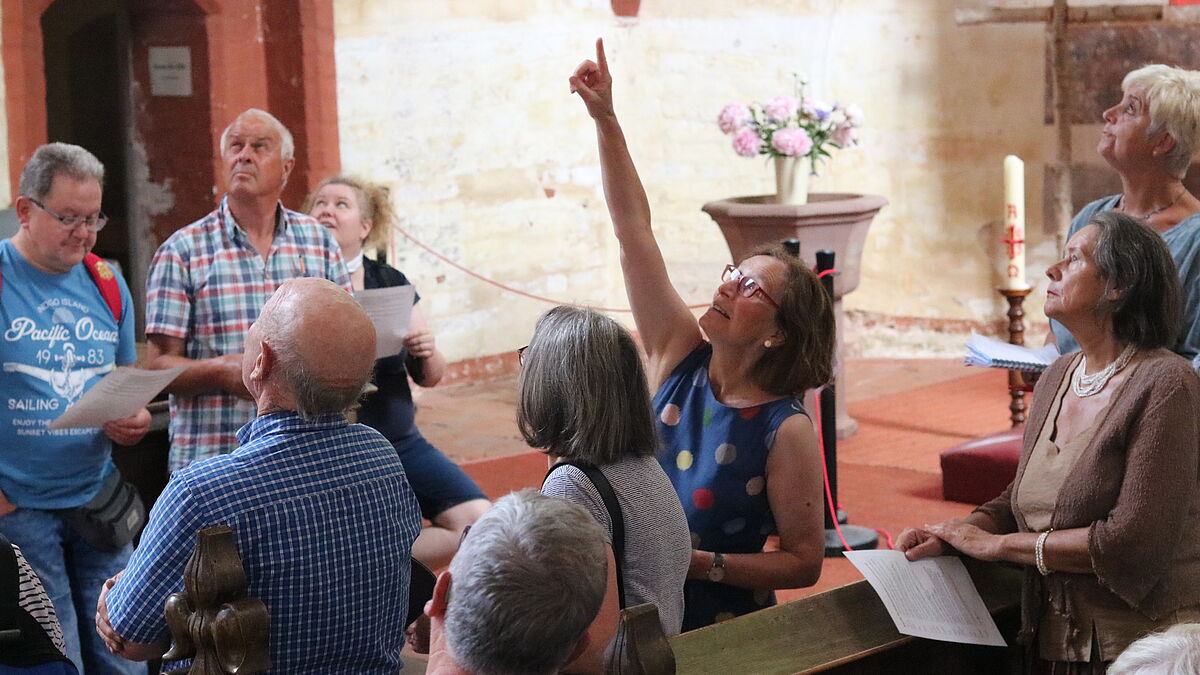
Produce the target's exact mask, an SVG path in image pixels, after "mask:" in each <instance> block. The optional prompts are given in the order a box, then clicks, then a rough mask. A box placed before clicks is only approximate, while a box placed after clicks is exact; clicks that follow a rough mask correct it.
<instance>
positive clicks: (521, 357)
mask: <svg viewBox="0 0 1200 675" xmlns="http://www.w3.org/2000/svg"><path fill="white" fill-rule="evenodd" d="M526 349H529V345H525V346H524V347H521V348H520V349H518V350H517V364H518V365H522V366H523V365H525V350H526Z"/></svg>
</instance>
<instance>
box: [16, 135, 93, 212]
mask: <svg viewBox="0 0 1200 675" xmlns="http://www.w3.org/2000/svg"><path fill="white" fill-rule="evenodd" d="M60 174H61V175H64V176H70V177H71V178H74V179H75V180H87V179H89V178H91V179H93V180H95V181H96V182H97V183H99V184H100V187H104V165H103V164H101V163H100V160H98V159H96V156H95V155H93V154H92V153H90V152H88V151H87V150H85V149H83V148H81V147H79V146H78V145H71V144H70V143H47V144H45V145H43V146H41V147H39V148H38V149H37V150H35V151H34V152H33V157H30V158H29V161H28V162H26V164H25V168H24V169H22V170H21V181H20V183H19V184H18V186H17V191H18V193H19V194H21V195H24V196H26V197H32V198H33V199H37V200H42V199H45V198H46V196H47V195H49V194H50V189H51V188H52V187H53V186H54V177H55V176H58V175H60Z"/></svg>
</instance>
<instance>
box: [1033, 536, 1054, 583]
mask: <svg viewBox="0 0 1200 675" xmlns="http://www.w3.org/2000/svg"><path fill="white" fill-rule="evenodd" d="M1053 531H1054V528H1053V527H1052V528H1050V529H1048V530H1046V531H1045V532H1043V533H1041V534H1039V535H1038V538H1037V543H1036V544H1034V546H1033V562H1034V564H1035V565H1037V571H1038V572H1040V573H1041V575H1042V576H1046V575H1048V574H1050V568H1049V567H1046V537H1049V536H1050V533H1051V532H1053Z"/></svg>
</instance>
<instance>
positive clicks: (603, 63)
mask: <svg viewBox="0 0 1200 675" xmlns="http://www.w3.org/2000/svg"><path fill="white" fill-rule="evenodd" d="M596 63H597V64H599V66H600V72H601V73H604V74H605V75H607V74H608V59H607V58H605V57H604V38H596Z"/></svg>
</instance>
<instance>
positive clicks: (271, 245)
mask: <svg viewBox="0 0 1200 675" xmlns="http://www.w3.org/2000/svg"><path fill="white" fill-rule="evenodd" d="M294 149H295V146H294V142H293V140H292V135H291V133H289V132H288V130H287V128H286V127H284V126H283V124H282V123H280V122H279V120H277V119H275V117H273V116H271V115H270V114H269V113H266V112H264V111H262V110H256V109H250V110H247V111H246V112H244V113H242V114H241V115H239V116H238V117H237V119H236V120H234V122H233V124H230V125H229V127H228V128H226V129H225V131H224V133H222V134H221V159H222V161H223V162H224V165H225V169H226V183H227V185H226V189H227V192H226V194H225V196H224V197H223V198H222V199H221V203H220V205H219V206H218V207H217V210H215V211H213V212H212V213H210V214H208V215H207V216H205V217H204V218H202V219H200V220H199V221H196V222H195V223H192V224H191V225H188V226H187V227H184V228H183V229H181V230H179V231H178V232H175V233H174V234H173V235H171V237H170V238H168V239H167V240H166V241H165V242H163V245H162V246H161V247H159V249H158V252H157V253H155V254H154V260H153V262H152V263H151V268H150V278H149V280H148V281H147V283H146V287H147V288H146V341H147V345H148V347H149V353H150V358H151V361H150V363H151V366H152V367H155V368H170V367H173V366H181V365H186V366H188V369H187V370H186V371H184V372H183V373H182V374H181V375H180V376H179V377H177V378H175V381H174V382H172V383H171V385H170V386H169V387H167V391H168V392H169V393H170V394H171V452H170V464H169V469H170V470H171V471H175V470H177V469H181V468H183V467H185V466H187V465H188V464H190V463H191V462H193V461H195V460H197V459H203V458H205V457H212V456H214V455H219V454H222V453H226V452H229V451H231V450H233V448H235V447H237V438H236V437H235V434H236V433H237V430H238V428H240V427H241V426H242V425H243V424H245V423H246V422H247V421H248V420H249V419H250V418H251V417H253V415H254V405H253V404H252V403H251V401H250V396H249V394H248V393H247V392H246V388H245V387H244V386H243V385H242V380H241V372H240V368H241V360H242V356H241V353H242V350H243V347H244V344H245V339H246V331H247V330H248V329H249V328H250V324H251V323H253V322H254V320H255V319H256V318H258V312H259V309H260V308H262V306H263V304H264V303H265V302H266V301H267V298H269V297H271V294H272V293H273V292H275V289H276V288H279V286H280V284H282V283H283V282H285V281H287V280H289V279H294V278H297V277H324V278H326V279H329V280H330V281H333V282H336V283H338V284H341V286H342V287H343V288H345V289H346V290H350V289H351V287H350V277H349V275H348V274H347V272H346V267H345V265H344V264H343V263H342V258H341V253H340V251H339V249H338V246H337V242H336V241H335V240H334V238H333V236H332V235H331V234H330V233H329V231H328V230H326V229H325V228H324V227H321V226H320V225H318V224H317V222H316V221H315V220H313V219H312V218H310V217H308V216H306V215H303V214H300V213H297V212H295V211H290V210H288V209H286V208H284V207H283V204H281V203H280V201H279V197H280V195H281V194H282V192H283V186H284V185H285V184H286V183H287V178H288V174H289V173H291V170H292V167H293V166H294V164H295V160H294V159H293V155H294Z"/></svg>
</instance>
